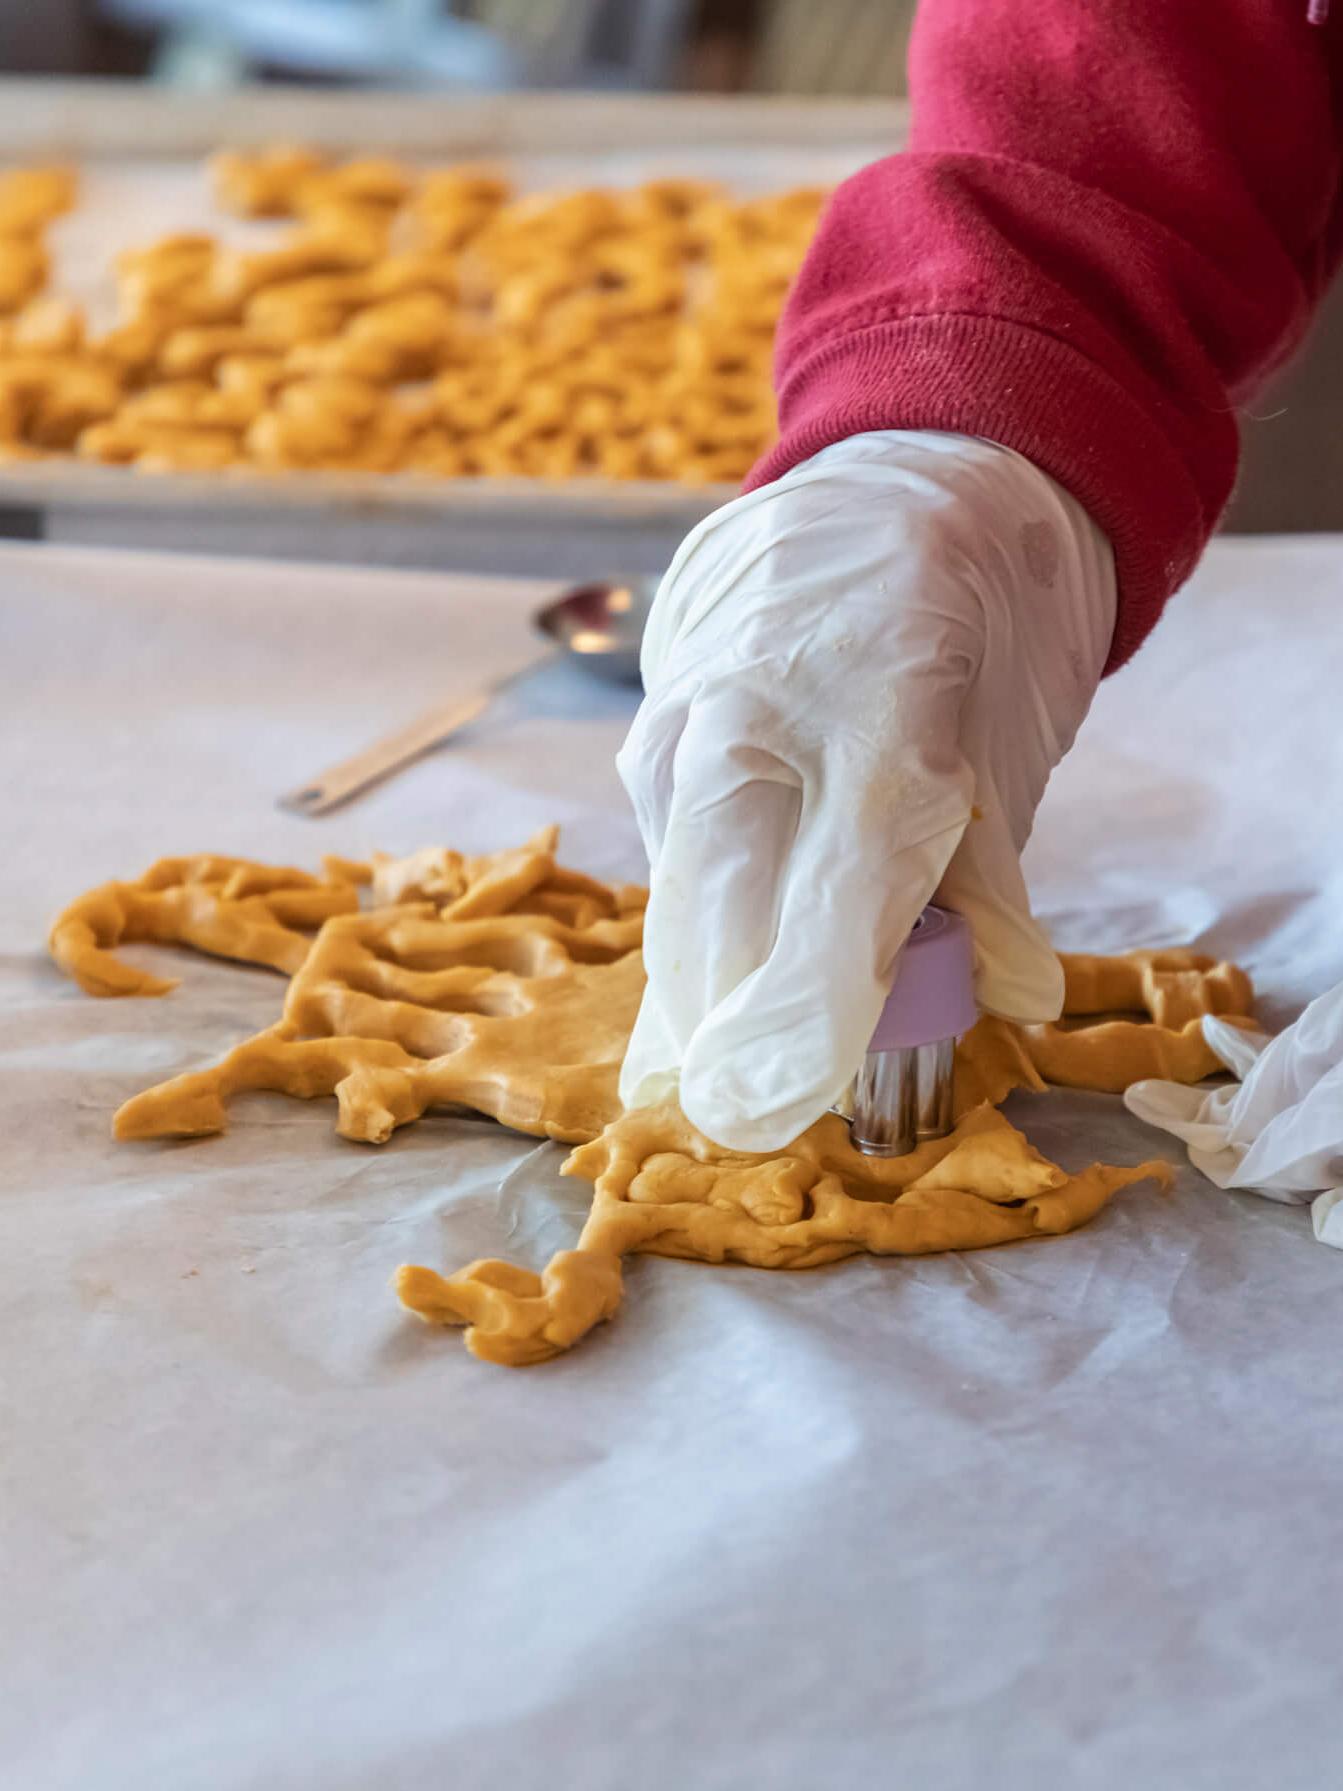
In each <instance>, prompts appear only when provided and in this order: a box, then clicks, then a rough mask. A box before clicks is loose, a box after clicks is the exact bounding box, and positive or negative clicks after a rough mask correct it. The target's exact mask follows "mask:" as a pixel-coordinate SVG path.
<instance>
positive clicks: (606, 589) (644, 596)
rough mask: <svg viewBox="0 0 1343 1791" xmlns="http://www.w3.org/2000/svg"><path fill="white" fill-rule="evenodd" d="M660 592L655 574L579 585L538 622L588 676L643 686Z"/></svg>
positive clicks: (546, 610) (540, 613)
mask: <svg viewBox="0 0 1343 1791" xmlns="http://www.w3.org/2000/svg"><path fill="white" fill-rule="evenodd" d="M657 588H658V580H657V578H655V577H653V576H651V575H649V576H641V577H637V578H626V579H621V580H619V581H616V580H614V579H612V580H597V581H594V582H593V583H591V584H586V585H575V586H573V588H572V589H571V590H568V591H566V592H565V593H564V595H563V596H562V597H556V598H555V599H554V600H553V601H552V602H550V603H548V604H546V606H545V608H544V609H540V610H538V611H537V613H536V615H535V616H534V617H533V622H534V624H535V626H536V627H537V628H538V629H539V630H540V632H541V633H542V634H544V635H545V636H546V637H547V638H548V639H550V640H552V641H554V643H555V645H556V646H557V647H558V648H559V649H560V651H561V652H562V653H564V654H565V655H566V657H568V658H571V659H574V660H576V661H577V663H578V664H579V665H580V666H581V667H582V668H583V670H584V671H585V672H591V673H592V675H593V676H594V677H596V678H605V679H607V680H609V682H611V683H612V684H637V683H638V682H639V645H640V642H641V641H642V640H643V632H644V624H645V623H646V622H647V620H648V612H649V610H650V608H651V607H652V603H653V597H654V594H655V592H656V591H657Z"/></svg>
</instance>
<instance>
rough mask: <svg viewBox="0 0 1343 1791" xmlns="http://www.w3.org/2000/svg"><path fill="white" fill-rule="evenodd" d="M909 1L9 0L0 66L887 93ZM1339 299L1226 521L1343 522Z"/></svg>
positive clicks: (198, 77) (1280, 390)
mask: <svg viewBox="0 0 1343 1791" xmlns="http://www.w3.org/2000/svg"><path fill="white" fill-rule="evenodd" d="M914 11H915V0H826V3H825V5H824V6H819V5H817V4H816V0H42V3H41V4H40V5H35V4H34V3H33V0H0V72H3V73H4V74H6V75H9V76H15V75H18V76H27V75H31V76H35V77H36V76H43V75H46V76H66V77H69V76H82V77H89V76H91V77H98V76H108V77H121V78H123V79H124V78H126V77H132V78H143V79H144V80H145V81H146V83H148V84H150V87H151V89H152V87H153V86H163V87H174V88H179V89H180V88H188V89H190V88H197V89H209V90H220V89H228V88H233V87H239V86H244V85H247V84H249V83H264V82H276V81H279V82H285V83H295V82H298V83H303V84H311V85H314V86H325V87H332V86H335V87H340V86H351V87H354V86H363V87H370V86H372V87H383V88H386V87H397V86H404V87H414V88H416V89H420V90H424V89H426V88H428V89H441V90H442V91H444V92H445V93H453V92H457V93H463V92H469V93H472V94H480V93H488V92H492V91H497V92H502V91H507V90H509V89H517V88H531V89H538V88H539V89H545V88H550V89H558V88H570V89H574V88H578V89H601V90H606V91H612V90H616V91H618V90H626V91H640V90H644V91H680V92H712V93H760V94H770V93H773V94H791V95H826V96H831V97H835V96H843V95H846V94H852V95H855V96H860V95H861V96H867V97H872V96H880V95H890V96H892V97H895V96H899V95H902V94H903V93H904V91H905V58H906V52H907V47H908V39H909V32H910V26H911V23H912V20H913V15H914ZM1341 403H1343V294H1340V293H1337V292H1336V293H1335V296H1334V299H1333V301H1332V302H1331V304H1330V305H1329V306H1328V307H1327V308H1326V311H1325V314H1324V316H1323V317H1322V318H1321V320H1320V322H1319V324H1318V325H1317V328H1316V330H1315V334H1314V337H1313V339H1312V341H1311V343H1310V344H1309V347H1308V350H1307V352H1306V353H1305V354H1303V355H1302V356H1300V357H1298V359H1297V361H1296V363H1295V364H1294V365H1293V366H1292V367H1291V368H1289V369H1288V371H1287V372H1286V373H1285V374H1284V375H1283V376H1281V377H1280V378H1279V380H1278V381H1277V383H1276V385H1275V386H1274V387H1273V388H1272V389H1270V390H1269V391H1268V392H1266V393H1264V394H1262V395H1261V396H1260V397H1259V398H1257V399H1256V401H1255V402H1254V403H1253V404H1252V405H1251V406H1250V407H1249V408H1248V409H1247V410H1246V411H1244V412H1243V413H1242V415H1243V424H1244V429H1243V434H1244V444H1245V458H1244V468H1243V473H1242V478H1241V481H1240V487H1239V489H1238V492H1237V496H1236V499H1235V502H1234V504H1233V506H1232V510H1231V513H1230V516H1229V518H1228V523H1227V526H1228V527H1230V528H1233V529H1241V530H1253V531H1259V530H1311V529H1334V528H1340V527H1343V432H1340V431H1339V429H1338V427H1337V418H1338V416H1339V414H1340V404H1341Z"/></svg>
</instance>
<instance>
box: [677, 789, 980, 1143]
mask: <svg viewBox="0 0 1343 1791" xmlns="http://www.w3.org/2000/svg"><path fill="white" fill-rule="evenodd" d="M945 797H946V800H945V801H944V803H943V805H942V809H943V817H944V821H945V824H944V825H943V826H941V827H935V828H934V829H932V830H931V831H928V832H924V833H923V834H922V836H921V837H920V838H919V839H917V840H916V841H915V842H914V843H911V844H909V845H907V846H905V847H903V848H902V849H900V850H898V851H896V852H894V853H890V852H885V853H879V854H873V853H872V851H871V842H870V841H869V842H868V843H867V850H866V851H864V850H863V846H862V842H861V841H860V840H859V839H857V838H856V837H855V832H854V829H853V826H852V824H851V823H850V822H849V820H848V817H847V815H846V814H845V813H844V812H843V810H844V805H843V803H842V802H841V803H835V802H828V803H827V802H823V801H821V800H819V799H818V800H816V801H815V802H814V803H813V804H812V805H811V807H810V812H808V813H806V814H804V820H803V825H802V828H801V829H800V831H799V836H798V839H797V840H796V842H795V844H794V846H793V849H792V851H791V852H790V854H789V859H788V865H787V868H786V871H785V888H784V895H783V901H782V903H781V906H780V913H779V924H778V929H777V936H776V938H775V940H774V943H773V946H772V949H771V950H770V953H769V956H768V958H767V959H766V960H765V961H764V962H763V963H762V964H761V965H760V966H759V968H758V969H756V970H754V971H753V972H751V974H750V975H748V976H747V977H745V978H744V979H743V980H742V981H741V982H740V983H739V984H738V985H737V986H736V987H735V988H734V989H733V990H732V991H731V993H730V994H728V995H726V996H725V997H724V998H723V999H722V1000H720V1001H719V1002H718V1003H717V1004H716V1005H715V1006H714V1007H713V1008H712V1010H711V1011H709V1012H708V1013H707V1014H706V1015H705V1017H704V1019H703V1020H702V1021H701V1023H700V1024H699V1026H697V1027H696V1029H695V1032H694V1034H693V1036H692V1038H691V1040H690V1042H689V1045H688V1046H687V1048H686V1051H685V1055H684V1059H683V1062H682V1069H681V1104H682V1106H683V1108H684V1109H685V1112H686V1114H687V1116H688V1117H689V1118H690V1119H691V1120H692V1121H693V1123H694V1124H695V1125H697V1126H698V1127H699V1128H700V1130H701V1131H702V1132H704V1133H705V1134H706V1135H707V1136H708V1137H710V1138H712V1139H714V1140H715V1141H716V1142H717V1143H719V1144H724V1145H727V1146H728V1147H730V1148H732V1149H737V1150H751V1151H760V1150H775V1149H778V1148H779V1147H780V1146H782V1145H784V1144H787V1143H788V1142H789V1141H790V1140H791V1139H793V1138H795V1137H796V1136H797V1135H798V1133H800V1132H802V1131H804V1130H805V1129H806V1127H807V1126H809V1125H810V1124H811V1122H812V1121H813V1120H814V1119H816V1118H817V1117H818V1116H819V1115H820V1114H821V1113H823V1112H824V1111H825V1109H826V1108H827V1107H829V1106H831V1105H833V1103H834V1102H835V1101H836V1099H837V1098H838V1097H839V1095H840V1094H841V1092H842V1091H843V1089H844V1088H845V1086H846V1085H847V1084H848V1082H849V1081H850V1080H851V1078H852V1077H853V1075H854V1074H855V1072H856V1070H857V1068H858V1065H859V1064H860V1062H861V1061H862V1058H863V1054H864V1052H865V1051H866V1049H867V1045H868V1042H869V1041H870V1039H871V1037H872V1033H873V1030H874V1028H875V1026H876V1023H877V1018H878V1016H879V1015H880V1013H881V1009H882V1005H883V1003H884V1002H885V1000H886V997H887V995H888V993H889V992H890V986H891V981H892V978H893V975H894V969H895V963H896V957H897V954H898V951H899V949H900V947H901V945H902V944H903V943H904V941H905V939H906V938H907V937H908V935H909V932H910V929H911V928H912V926H913V924H914V922H915V920H916V919H917V918H918V915H919V913H920V912H921V910H922V909H923V908H924V906H925V905H926V904H927V902H928V901H929V900H930V898H931V897H932V894H933V891H934V890H935V889H936V887H937V885H938V883H939V882H940V880H941V878H942V876H943V873H944V872H945V870H946V866H947V863H948V861H949V860H950V858H951V855H952V852H953V851H954V849H955V846H956V843H957V840H958V839H959V838H960V835H961V832H962V830H963V828H964V825H965V822H966V820H967V819H968V816H969V809H970V792H969V777H968V772H967V773H966V774H965V776H964V777H963V778H959V779H957V780H956V781H955V784H954V786H952V787H949V788H948V789H947V790H946V792H945Z"/></svg>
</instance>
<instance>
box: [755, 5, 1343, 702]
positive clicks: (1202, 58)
mask: <svg viewBox="0 0 1343 1791" xmlns="http://www.w3.org/2000/svg"><path fill="white" fill-rule="evenodd" d="M1339 10H1340V11H1343V8H1340V9H1339ZM1341 36H1343V17H1340V18H1338V19H1336V20H1334V21H1333V22H1332V23H1331V24H1329V25H1327V26H1325V27H1323V28H1321V27H1318V26H1314V25H1311V24H1310V23H1308V21H1307V17H1306V0H1030V3H1029V5H1023V4H1022V0H923V4H922V6H921V8H920V12H919V17H918V23H917V26H916V29H915V35H914V40H913V43H912V46H911V51H910V89H911V94H912V98H913V108H914V124H913V129H912V133H911V137H910V144H909V149H908V151H907V152H906V153H905V154H902V155H896V156H891V157H888V158H887V159H886V160H884V161H880V162H877V163H875V164H874V165H873V166H872V167H870V168H867V169H865V170H864V171H863V172H862V173H860V174H858V175H855V176H854V177H853V179H851V180H849V181H846V182H845V183H844V184H843V185H842V186H841V187H840V188H839V189H838V190H837V192H836V193H835V194H834V196H833V198H832V200H831V202H830V204H829V205H828V207H827V208H826V211H825V213H824V215H823V217H822V220H821V224H820V227H819V229H818V231H817V235H816V239H815V242H814V244H813V246H812V248H811V250H810V252H809V254H808V256H807V258H806V261H805V263H804V264H803V267H802V270H801V272H800V274H799V276H798V279H797V282H796V285H795V287H794V289H793V292H792V295H791V297H790V299H789V302H788V305H787V307H786V310H785V313H784V317H783V320H782V322H781V324H780V328H779V336H778V344H777V354H776V379H777V386H778V395H779V423H780V440H779V442H778V443H777V445H776V446H775V447H774V448H773V449H772V451H771V452H770V453H769V454H767V455H766V457H765V458H764V460H762V461H761V462H760V464H759V465H758V466H757V467H756V468H755V469H754V471H753V472H752V474H751V478H750V480H749V484H750V485H751V486H755V485H760V484H764V483H765V482H766V481H768V480H770V479H774V478H777V477H778V476H779V474H780V473H782V472H784V471H785V470H786V469H787V468H788V467H790V466H792V465H794V464H796V462H798V461H799V460H803V459H805V458H806V457H807V456H808V455H810V454H814V453H816V452H817V451H818V450H819V449H820V448H823V447H825V446H826V445H828V444H829V443H831V442H834V441H839V440H841V439H842V438H843V437H845V436H849V435H854V434H857V433H858V432H860V431H862V430H868V429H913V428H927V429H947V430H956V431H960V432H962V433H965V434H968V435H979V436H984V437H987V438H988V439H990V440H992V441H996V442H1000V443H1002V444H1003V445H1004V446H1006V447H1010V448H1015V449H1016V450H1017V451H1018V452H1020V453H1022V454H1024V455H1026V456H1027V457H1028V458H1029V459H1031V460H1033V461H1034V462H1035V463H1036V464H1037V465H1038V466H1040V467H1042V468H1043V469H1044V470H1045V471H1046V472H1048V473H1050V474H1052V476H1053V477H1054V478H1055V479H1057V480H1058V481H1059V483H1060V484H1062V485H1064V486H1066V487H1067V488H1068V489H1069V490H1070V491H1071V492H1072V493H1073V494H1074V496H1076V497H1077V498H1078V499H1079V500H1080V501H1081V502H1082V503H1083V504H1084V505H1085V506H1086V507H1087V509H1088V510H1089V511H1090V512H1091V514H1092V515H1093V516H1094V517H1095V519H1096V521H1097V522H1098V523H1099V524H1100V526H1101V527H1102V528H1103V529H1104V530H1105V531H1106V533H1107V534H1108V536H1109V537H1110V540H1111V542H1112V543H1113V546H1114V551H1115V558H1116V565H1117V569H1118V575H1119V588H1120V610H1119V621H1118V625H1117V629H1116V634H1115V640H1114V644H1113V647H1112V650H1111V659H1110V669H1113V668H1114V667H1115V666H1117V665H1120V664H1122V663H1123V661H1124V660H1125V659H1126V658H1127V657H1128V656H1129V655H1130V654H1131V653H1132V652H1133V651H1134V649H1135V648H1136V647H1137V646H1138V644H1139V643H1140V642H1141V641H1142V639H1143V637H1144V636H1145V635H1146V634H1147V632H1148V631H1149V630H1150V629H1151V628H1152V626H1153V624H1154V623H1155V622H1156V619H1157V617H1158V616H1159V614H1160V612H1161V609H1162V606H1163V604H1164V603H1165V601H1166V599H1167V598H1168V597H1169V595H1170V594H1171V592H1172V591H1173V590H1174V589H1175V588H1176V586H1177V585H1179V584H1180V583H1182V582H1183V580H1184V579H1185V578H1186V577H1187V576H1188V574H1189V572H1190V571H1191V570H1192V568H1193V566H1194V564H1195V562H1196V560H1197V558H1198V556H1199V554H1200V552H1201V551H1202V549H1203V546H1204V544H1205V542H1206V541H1207V538H1208V536H1209V534H1210V533H1211V531H1212V528H1213V525H1214V523H1215V522H1216V520H1217V517H1218V514H1219V512H1220V511H1221V509H1222V507H1223V505H1224V504H1225V502H1226V500H1227V497H1228V496H1229V494H1230V491H1231V486H1232V482H1233V479H1234V477H1235V469H1236V459H1237V436H1238V431H1237V425H1236V418H1235V411H1234V407H1235V405H1236V403H1237V402H1238V401H1239V400H1241V399H1243V398H1244V397H1245V396H1247V395H1248V393H1249V392H1250V391H1251V390H1252V388H1253V386H1254V384H1255V383H1256V381H1258V380H1260V379H1261V378H1262V377H1263V376H1264V375H1265V374H1266V373H1267V372H1268V371H1269V370H1270V369H1271V368H1273V367H1274V366H1275V365H1276V364H1277V363H1278V362H1279V361H1281V360H1282V359H1283V358H1284V357H1285V356H1286V355H1287V354H1288V353H1289V352H1290V351H1291V349H1292V348H1293V347H1294V346H1295V345H1296V344H1297V343H1298V342H1299V340H1300V338H1301V336H1302V334H1303V333H1304V330H1305V327H1306V324H1307V322H1308V321H1309V317H1310V313H1311V311H1312V309H1313V307H1314V305H1315V302H1316V300H1317V299H1318V297H1319V294H1320V292H1321V290H1322V288H1323V286H1324V283H1325V281H1326V279H1327V277H1328V275H1329V273H1330V272H1331V271H1332V269H1333V265H1334V262H1335V259H1336V246H1337V244H1336V238H1337V234H1338V232H1337V207H1336V202H1335V201H1336V187H1337V184H1338V178H1339V145H1338V134H1337V127H1336V124H1335V121H1334V115H1333V105H1332V99H1333V83H1334V80H1335V79H1336V78H1338V77H1340V76H1343V57H1340V55H1339V49H1340V37H1341Z"/></svg>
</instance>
